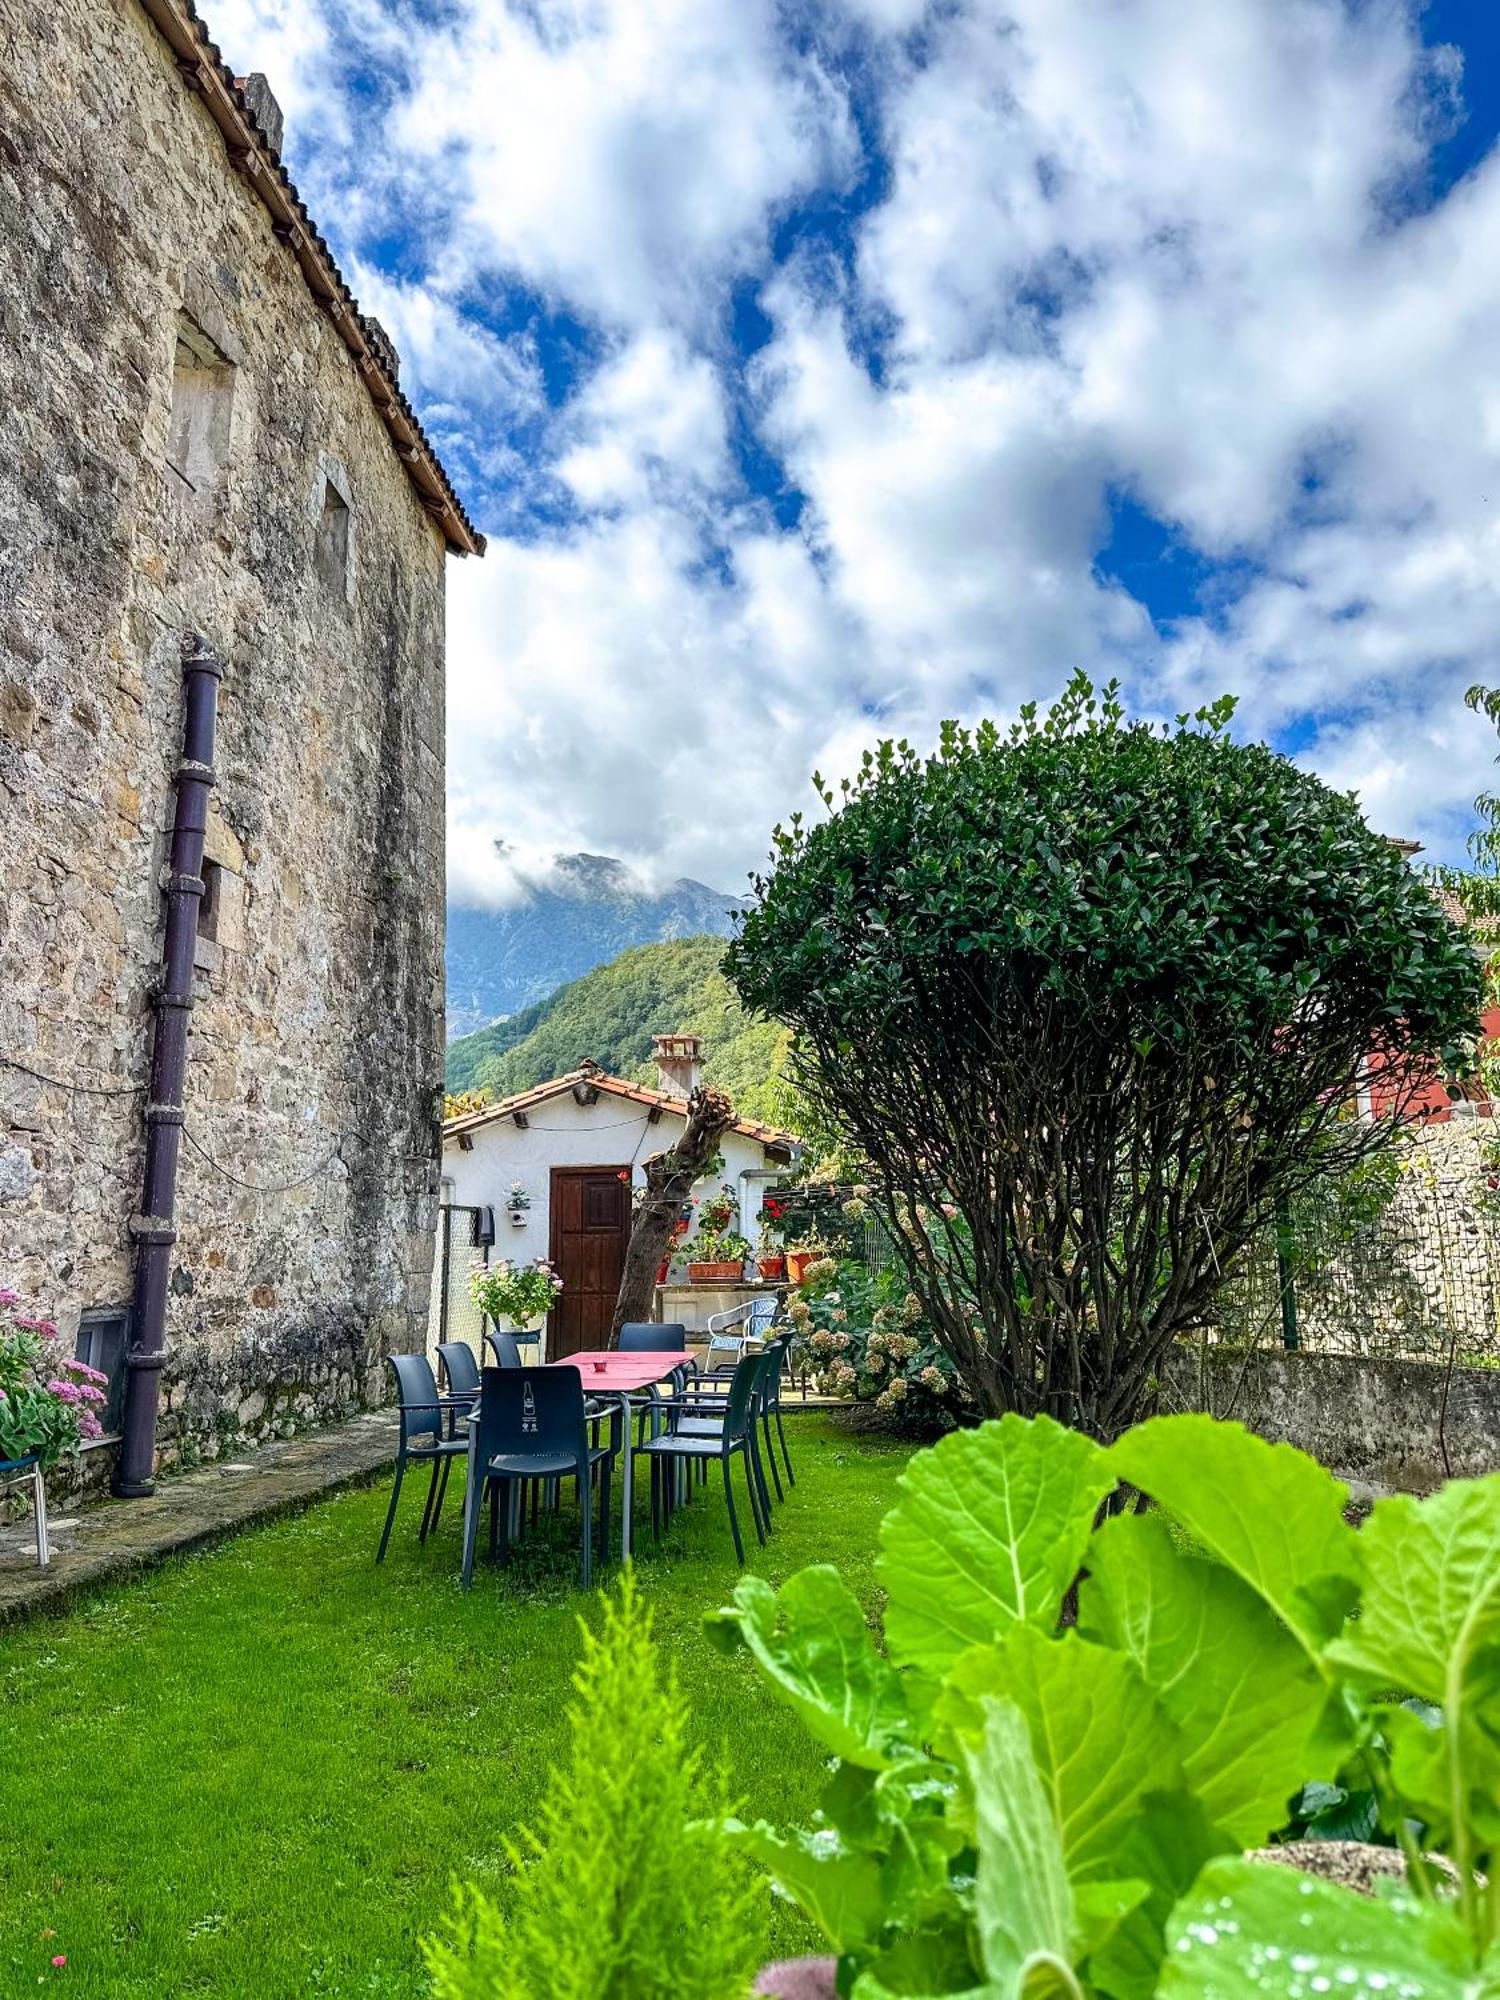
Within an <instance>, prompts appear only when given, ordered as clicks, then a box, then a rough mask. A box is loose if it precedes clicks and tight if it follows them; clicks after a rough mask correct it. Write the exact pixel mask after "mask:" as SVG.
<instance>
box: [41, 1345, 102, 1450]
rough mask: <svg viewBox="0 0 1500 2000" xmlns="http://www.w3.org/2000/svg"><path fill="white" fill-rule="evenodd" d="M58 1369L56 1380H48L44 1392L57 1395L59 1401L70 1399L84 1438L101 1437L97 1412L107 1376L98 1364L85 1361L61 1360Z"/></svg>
mask: <svg viewBox="0 0 1500 2000" xmlns="http://www.w3.org/2000/svg"><path fill="white" fill-rule="evenodd" d="M58 1368H59V1370H60V1371H61V1372H60V1373H59V1375H58V1377H57V1379H56V1380H55V1381H51V1382H49V1383H48V1384H47V1394H48V1395H49V1396H56V1398H57V1400H58V1401H59V1402H60V1403H71V1404H73V1405H75V1406H76V1407H77V1410H78V1435H79V1436H80V1437H85V1438H96V1437H103V1435H104V1426H103V1424H101V1423H100V1421H99V1416H98V1412H99V1410H100V1408H101V1407H102V1406H103V1404H104V1401H105V1396H104V1387H103V1386H101V1385H107V1384H108V1382H109V1377H108V1376H107V1375H101V1374H100V1373H99V1370H98V1369H97V1368H90V1366H89V1365H88V1363H87V1362H86V1361H73V1360H67V1361H60V1362H59V1363H58Z"/></svg>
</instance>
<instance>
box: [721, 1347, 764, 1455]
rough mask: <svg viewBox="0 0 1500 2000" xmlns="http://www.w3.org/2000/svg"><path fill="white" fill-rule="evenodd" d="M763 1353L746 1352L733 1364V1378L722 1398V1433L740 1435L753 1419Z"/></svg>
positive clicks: (729, 1435)
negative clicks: (741, 1358) (742, 1357)
mask: <svg viewBox="0 0 1500 2000" xmlns="http://www.w3.org/2000/svg"><path fill="white" fill-rule="evenodd" d="M765 1358H766V1357H765V1356H764V1355H763V1354H747V1355H746V1356H745V1357H744V1359H743V1360H741V1361H739V1362H737V1363H736V1364H735V1370H734V1379H733V1380H732V1381H731V1382H730V1384H729V1393H728V1395H727V1396H726V1397H725V1398H724V1435H725V1437H726V1438H733V1437H742V1436H743V1435H744V1434H745V1432H746V1431H748V1430H749V1428H750V1426H751V1423H752V1422H753V1421H754V1407H755V1392H756V1389H757V1387H758V1385H759V1383H760V1378H761V1370H762V1366H763V1364H764V1362H765Z"/></svg>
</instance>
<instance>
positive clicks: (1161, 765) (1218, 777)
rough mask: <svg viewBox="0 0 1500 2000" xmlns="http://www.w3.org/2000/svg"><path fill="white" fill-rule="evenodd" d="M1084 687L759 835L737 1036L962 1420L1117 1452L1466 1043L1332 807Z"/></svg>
mask: <svg viewBox="0 0 1500 2000" xmlns="http://www.w3.org/2000/svg"><path fill="white" fill-rule="evenodd" d="M1231 709H1232V704H1231V703H1229V702H1227V701H1225V702H1220V703H1218V704H1216V705H1215V706H1214V707H1213V708H1210V709H1204V710H1201V711H1200V712H1199V713H1198V714H1197V715H1196V716H1193V717H1189V716H1179V717H1178V719H1177V722H1176V724H1175V726H1163V727H1153V726H1148V725H1146V724H1143V723H1128V722H1127V721H1126V720H1125V717H1124V714H1123V711H1122V709H1121V707H1120V704H1119V701H1118V700H1117V698H1116V692H1115V690H1114V688H1113V687H1110V688H1107V689H1105V691H1104V693H1103V696H1102V699H1096V698H1095V695H1094V691H1093V689H1092V687H1091V686H1090V684H1089V682H1088V681H1087V680H1086V679H1085V678H1083V677H1082V676H1079V677H1078V678H1076V679H1075V680H1074V681H1073V682H1072V683H1071V685H1070V686H1069V687H1068V689H1067V691H1066V692H1065V694H1064V695H1063V696H1062V698H1061V699H1060V700H1059V701H1058V703H1057V704H1056V705H1055V707H1054V708H1053V709H1052V710H1051V712H1050V713H1049V714H1048V715H1046V716H1045V717H1043V718H1039V717H1038V716H1037V714H1036V712H1035V709H1034V707H1028V708H1027V709H1025V710H1023V713H1022V720H1021V721H1020V722H1019V723H1017V724H1016V725H1015V727H1014V728H1012V729H1011V730H1010V731H1009V732H1008V733H1006V732H1002V731H1001V730H1000V729H998V728H997V727H996V726H995V725H994V724H993V723H984V724H981V725H980V727H979V728H978V729H977V730H975V731H973V732H970V731H968V730H964V729H960V728H959V727H958V726H957V725H956V724H951V723H950V724H946V725H945V726H944V729H943V733H942V742H941V747H940V749H939V750H938V752H937V754H936V755H935V756H932V757H928V758H923V757H921V756H919V755H918V754H917V752H916V751H915V750H913V749H912V748H911V746H910V745H909V744H906V743H900V744H894V743H884V744H882V745H881V746H880V748H879V750H878V751H876V752H872V753H867V754H866V757H865V760H864V764H863V767H862V769H861V771H860V773H859V775H858V777H857V778H856V779H854V780H853V781H846V782H845V785H844V787H843V791H842V796H841V797H840V796H836V795H835V794H834V793H833V792H832V791H830V790H828V789H826V788H824V787H822V785H821V781H817V782H819V786H820V791H821V793H822V796H823V798H824V802H825V804H826V805H827V806H828V807H829V817H828V818H827V819H826V820H823V821H821V822H820V823H818V824H815V825H806V824H804V823H803V821H802V819H801V816H800V815H794V817H793V820H792V823H791V825H790V826H789V827H787V828H778V829H777V830H776V833H775V836H774V852H773V855H772V867H771V871H770V873H769V874H768V875H767V876H766V877H765V878H763V879H761V880H760V881H758V883H757V885H756V887H757V895H758V900H757V902H756V904H755V905H754V907H752V908H751V910H750V911H749V912H748V914H747V915H746V917H745V920H744V926H743V930H742V933H741V936H740V937H739V938H738V939H737V940H736V941H735V942H734V943H732V944H731V945H730V947H729V951H728V955H727V957H726V960H725V967H726V970H727V972H728V974H729V976H730V978H731V980H732V981H733V983H734V985H735V986H736V987H737V989H738V991H739V993H740V996H741V998H742V1000H743V1001H744V1003H745V1005H746V1006H747V1007H749V1008H751V1009H754V1010H757V1011H759V1012H761V1013H763V1014H765V1015H768V1016H770V1017H772V1018H774V1019H777V1020H779V1021H781V1022H783V1023H785V1024H786V1025H787V1026H788V1027H789V1028H790V1029H791V1030H792V1032H793V1036H794V1042H793V1054H792V1057H791V1061H792V1064H793V1075H794V1079H795V1081H796V1082H797V1083H798V1085H799V1086H800V1087H801V1088H802V1089H803V1090H804V1091H805V1092H806V1094H807V1095H808V1096H809V1097H810V1098H811V1099H812V1100H813V1101H814V1102H815V1103H817V1104H819V1105H820V1106H821V1107H822V1108H823V1111H824V1114H825V1116H826V1118H827V1122H828V1123H829V1124H830V1125H831V1126H834V1127H837V1128H842V1129H843V1130H844V1131H846V1132H847V1133H848V1134H849V1135H850V1137H851V1139H852V1140H853V1142H854V1144H855V1145H856V1146H857V1147H858V1149H859V1151H860V1152H861V1153H863V1154H864V1155H865V1157H866V1158H867V1159H868V1160H869V1161H870V1162H871V1164H872V1167H873V1169H874V1171H873V1173H872V1175H871V1180H872V1183H873V1185H874V1186H875V1187H876V1189H877V1192H878V1194H879V1198H880V1199H881V1201H882V1203H883V1205H884V1208H885V1211H886V1219H887V1221H888V1223H889V1225H890V1228H891V1229H892V1231H893V1232H894V1234H895V1236H896V1238H897V1239H898V1241H899V1242H900V1243H901V1245H902V1246H903V1249H904V1251H905V1254H906V1259H907V1263H908V1268H909V1270H910V1272H911V1276H912V1282H913V1286H914V1288H915V1289H916V1291H917V1292H918V1293H919V1294H920V1296H921V1298H922V1302H923V1305H924V1307H925V1309H926V1312H927V1316H928V1318H929V1320H930V1321H931V1323H932V1325H933V1327H934V1329H935V1330H936V1332H937V1335H938V1338H939V1339H940V1340H941V1342H942V1344H943V1346H944V1347H945V1348H946V1350H947V1352H948V1354H949V1355H950V1356H951V1358H952V1360H953V1363H954V1365H955V1367H956V1368H957V1369H958V1371H959V1373H960V1374H961V1376H962V1377H963V1378H964V1379H965V1381H966V1382H967V1383H968V1384H969V1387H970V1389H971V1391H972V1392H973V1394H974V1396H975V1398H976V1400H977V1402H978V1404H979V1407H980V1409H981V1411H983V1412H988V1413H996V1412H1001V1411H1005V1410H1017V1411H1020V1412H1022V1413H1029V1412H1033V1411H1043V1412H1047V1413H1049V1414H1051V1415H1053V1416H1056V1417H1059V1418H1061V1419H1062V1420H1063V1421H1065V1422H1068V1423H1071V1424H1075V1425H1078V1426H1081V1427H1084V1428H1086V1429H1090V1430H1092V1431H1094V1432H1096V1433H1098V1434H1099V1435H1101V1436H1104V1437H1110V1436H1113V1435H1115V1434H1117V1433H1118V1432H1119V1431H1120V1430H1122V1429H1123V1428H1124V1427H1125V1426H1126V1425H1127V1424H1128V1423H1129V1422H1130V1421H1131V1419H1132V1418H1133V1417H1134V1416H1135V1415H1136V1414H1137V1413H1138V1411H1139V1410H1140V1408H1141V1407H1142V1404H1143V1401H1144V1399H1145V1398H1146V1396H1147V1395H1148V1392H1149V1388H1150V1384H1151V1382H1152V1378H1153V1376H1154V1373H1155V1371H1156V1368H1157V1365H1158V1363H1159V1361H1160V1359H1161V1356H1162V1354H1163V1352H1164V1350H1165V1348H1166V1347H1167V1345H1168V1343H1169V1342H1170V1341H1171V1340H1172V1339H1173V1338H1174V1337H1175V1336H1176V1335H1178V1334H1179V1333H1181V1332H1183V1331H1184V1330H1186V1329H1189V1328H1191V1327H1193V1326H1195V1325H1198V1324H1201V1323H1202V1321H1203V1319H1204V1316H1205V1314H1206V1313H1207V1311H1208V1308H1209V1306H1210V1303H1211V1301H1212V1299H1213V1297H1214V1294H1215V1293H1216V1291H1217V1290H1218V1288H1219V1287H1220V1285H1221V1284H1222V1283H1223V1281H1224V1279H1225V1277H1226V1275H1227V1273H1228V1272H1229V1270H1230V1268H1231V1266H1232V1265H1233V1263H1234V1260H1235V1258H1236V1257H1237V1256H1238V1254H1239V1253H1240V1251H1241V1250H1242V1249H1243V1247H1244V1246H1245V1244H1246V1243H1247V1242H1248V1241H1249V1240H1250V1239H1251V1238H1252V1237H1253V1236H1254V1235H1255V1234H1256V1232H1257V1231H1259V1230H1260V1229H1261V1228H1262V1227H1264V1226H1265V1225H1266V1224H1267V1222H1268V1221H1269V1220H1270V1218H1271V1216H1272V1215H1273V1214H1274V1212H1275V1210H1276V1208H1277V1207H1278V1205H1280V1204H1282V1203H1285V1202H1287V1201H1289V1200H1291V1199H1292V1198H1294V1197H1295V1196H1296V1195H1297V1194H1298V1193H1299V1191H1300V1190H1302V1189H1303V1188H1306V1187H1308V1186H1309V1185H1311V1184H1312V1183H1313V1182H1314V1181H1316V1180H1317V1179H1318V1178H1319V1177H1321V1176H1324V1175H1327V1174H1329V1173H1331V1172H1332V1173H1343V1172H1347V1171H1349V1170H1350V1169H1352V1168H1353V1167H1354V1166H1355V1165H1357V1164H1358V1162H1359V1161H1361V1160H1362V1159H1364V1158H1365V1157H1367V1156H1368V1155H1370V1154H1372V1153H1375V1152H1378V1151H1379V1150H1380V1149H1382V1148H1383V1147H1385V1146H1388V1145H1389V1144H1391V1143H1392V1139H1393V1135H1394V1121H1392V1120H1385V1121H1382V1122H1380V1123H1370V1122H1368V1121H1361V1120H1359V1119H1357V1118H1355V1117H1353V1116H1352V1115H1351V1099H1352V1097H1353V1093H1354V1090H1355V1086H1356V1082H1357V1080H1358V1078H1359V1075H1360V1073H1361V1070H1362V1067H1363V1065H1364V1064H1365V1063H1366V1062H1368V1061H1373V1062H1374V1063H1376V1064H1378V1065H1380V1067H1381V1070H1382V1082H1383V1084H1385V1085H1387V1086H1388V1087H1389V1089H1390V1091H1391V1092H1392V1094H1393V1096H1394V1098H1395V1100H1396V1102H1397V1105H1398V1107H1399V1106H1400V1104H1401V1103H1402V1102H1403V1101H1404V1100H1405V1099H1406V1098H1407V1097H1408V1095H1409V1094H1410V1093H1411V1092H1412V1091H1413V1090H1414V1089H1415V1088H1416V1087H1417V1086H1418V1084H1419V1083H1420V1082H1421V1081H1422V1080H1423V1079H1424V1077H1426V1076H1428V1075H1430V1073H1431V1067H1430V1066H1431V1063H1432V1062H1433V1060H1434V1059H1435V1058H1437V1057H1438V1056H1439V1055H1440V1054H1442V1052H1444V1051H1445V1050H1450V1049H1452V1048H1453V1047H1454V1046H1455V1045H1456V1044H1457V1043H1458V1042H1460V1041H1461V1040H1462V1039H1463V1038H1464V1037H1466V1036H1472V1034H1473V1032H1474V1029H1475V1026H1476V1022H1477V1012H1478V1006H1479V998H1480V972H1479V967H1478V964H1477V963H1476V960H1475V956H1474V953H1473V951H1472V949H1471V948H1470V946H1469V944H1468V942H1467V940H1466V939H1465V937H1464V935H1463V934H1462V932H1461V931H1460V930H1459V929H1458V928H1457V927H1456V926H1455V925H1454V924H1452V923H1451V922H1450V921H1449V919H1448V918H1447V916H1446V915H1445V914H1444V912H1443V910H1442V908H1441V907H1440V906H1439V904H1438V902H1437V900H1436V899H1435V898H1434V896H1433V895H1432V894H1431V893H1430V890H1429V889H1428V887H1427V886H1426V885H1425V884H1424V883H1423V882H1421V881H1420V880H1419V879H1417V878H1416V877H1414V876H1413V875H1412V874H1411V873H1410V871H1409V870H1408V869H1407V868H1406V866H1405V864H1404V861H1403V859H1402V856H1401V854H1400V853H1399V851H1398V850H1397V848H1396V847H1395V846H1394V845H1392V843H1391V842H1389V841H1387V840H1385V839H1383V838H1382V837H1380V836H1379V835H1377V834H1375V833H1373V832H1371V830H1370V829H1369V828H1368V827H1367V826H1366V825H1365V823H1364V821H1363V820H1362V818H1361V817H1360V814H1359V811H1358V808H1357V806H1356V805H1355V803H1354V801H1353V800H1352V799H1351V798H1349V797H1345V796H1342V795H1340V794H1338V793H1335V792H1333V791H1331V790H1329V788H1328V787H1327V786H1326V785H1324V784H1322V783H1320V782H1319V780H1317V779H1316V778H1314V777H1311V776H1309V775H1308V774H1307V773H1305V772H1303V771H1299V770H1298V769H1297V768H1296V766H1295V765H1293V764H1291V763H1290V762H1289V761H1288V760H1287V759H1286V758H1284V757H1281V756H1278V755H1276V754H1275V753H1273V752H1272V751H1271V750H1269V749H1267V748H1266V747H1265V746H1264V745H1261V744H1240V743H1235V742H1233V741H1231V740H1230V738H1229V737H1228V736H1227V734H1226V733H1225V726H1226V724H1227V722H1228V719H1229V716H1230V713H1231Z"/></svg>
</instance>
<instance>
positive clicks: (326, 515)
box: [313, 479, 351, 597]
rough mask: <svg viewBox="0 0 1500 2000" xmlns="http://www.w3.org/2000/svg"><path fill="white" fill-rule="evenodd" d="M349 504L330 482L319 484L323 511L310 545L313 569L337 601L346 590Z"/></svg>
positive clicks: (326, 480)
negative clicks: (311, 546)
mask: <svg viewBox="0 0 1500 2000" xmlns="http://www.w3.org/2000/svg"><path fill="white" fill-rule="evenodd" d="M350 526H351V522H350V515H349V503H348V501H347V500H346V499H345V498H344V496H343V494H342V493H340V491H339V490H338V488H337V487H336V486H335V485H334V483H333V481H332V480H331V479H325V480H324V481H323V509H322V512H321V513H320V514H319V516H318V526H317V532H316V535H315V537H314V541H313V566H314V568H315V569H316V570H317V572H318V575H319V576H320V577H321V578H322V579H323V581H324V583H326V584H327V586H328V588H329V589H330V590H332V591H336V592H337V593H338V595H339V596H340V597H343V596H345V595H347V593H348V589H349V540H350V536H349V530H350Z"/></svg>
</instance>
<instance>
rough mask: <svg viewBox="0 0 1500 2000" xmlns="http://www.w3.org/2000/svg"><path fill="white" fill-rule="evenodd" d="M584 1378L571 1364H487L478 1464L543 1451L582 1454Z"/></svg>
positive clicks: (480, 1416) (480, 1407)
mask: <svg viewBox="0 0 1500 2000" xmlns="http://www.w3.org/2000/svg"><path fill="white" fill-rule="evenodd" d="M583 1425H584V1417H583V1377H582V1376H581V1375H580V1374H579V1372H578V1370H577V1369H576V1368H486V1369H485V1371H484V1389H483V1393H482V1395H481V1396H480V1399H479V1462H480V1464H481V1465H488V1463H489V1462H490V1460H491V1459H492V1458H495V1457H496V1456H504V1457H510V1456H513V1455H515V1454H518V1453H530V1452H545V1453H548V1454H553V1455H562V1454H566V1455H567V1456H568V1457H569V1458H582V1457H583V1456H584V1455H585V1453H586V1451H587V1441H586V1439H585V1436H584V1427H583Z"/></svg>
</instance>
